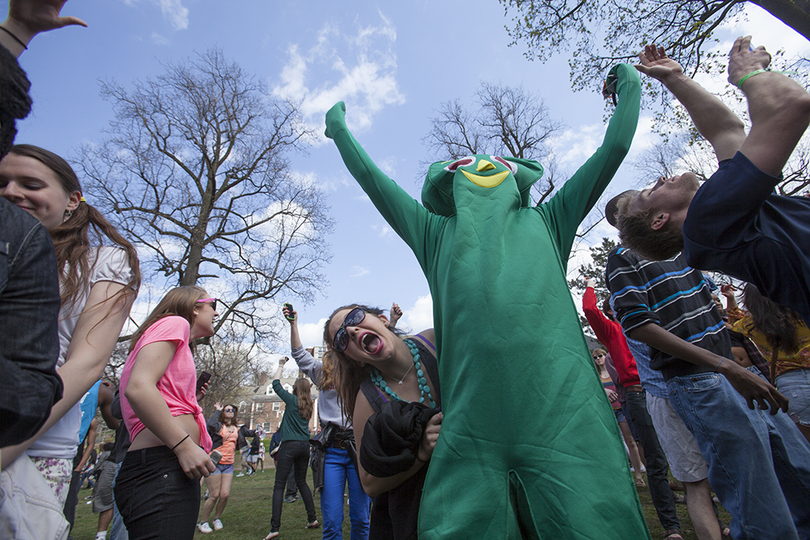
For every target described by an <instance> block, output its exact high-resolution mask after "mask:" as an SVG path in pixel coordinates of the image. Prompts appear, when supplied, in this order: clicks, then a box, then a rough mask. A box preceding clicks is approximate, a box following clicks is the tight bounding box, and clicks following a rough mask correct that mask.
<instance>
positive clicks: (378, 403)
mask: <svg viewBox="0 0 810 540" xmlns="http://www.w3.org/2000/svg"><path fill="white" fill-rule="evenodd" d="M360 390H362V391H363V395H364V396H366V399H367V400H368V402H369V404H370V405H371V407H372V408H373V409H374V410H375V411H379V410H380V407H382V404H383V403H385V399H383V397H382V395H380V392H379V391H378V390H377V386H376V385H375V384H374V383H373V382H372V380H371V377H366V378H365V379H363V382H362V383H360Z"/></svg>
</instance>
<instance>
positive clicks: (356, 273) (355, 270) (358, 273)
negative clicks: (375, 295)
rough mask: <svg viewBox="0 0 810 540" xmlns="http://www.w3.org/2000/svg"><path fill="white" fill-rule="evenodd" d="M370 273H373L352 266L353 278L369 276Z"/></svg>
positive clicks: (366, 269) (360, 267)
mask: <svg viewBox="0 0 810 540" xmlns="http://www.w3.org/2000/svg"><path fill="white" fill-rule="evenodd" d="M370 273H371V272H370V271H369V269H368V268H363V267H362V266H352V275H351V277H353V278H356V277H362V276H367V275H368V274H370Z"/></svg>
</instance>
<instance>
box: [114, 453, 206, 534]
mask: <svg viewBox="0 0 810 540" xmlns="http://www.w3.org/2000/svg"><path fill="white" fill-rule="evenodd" d="M113 491H114V495H115V503H116V505H118V509H119V511H120V512H121V516H122V517H123V518H124V524H125V525H126V526H127V531H129V538H130V540H142V539H163V540H192V538H194V528H195V526H196V523H197V514H198V513H199V511H200V481H199V480H195V479H192V478H189V477H188V476H186V473H184V472H183V469H182V468H180V463H179V462H178V461H177V456H175V455H174V452H172V451H171V450H169V449H168V448H167V447H165V446H158V447H155V448H143V449H141V450H133V451H130V452H127V455H126V457H125V458H124V462H123V464H122V465H121V470H120V471H119V473H118V478H117V479H116V481H115V489H114V490H113Z"/></svg>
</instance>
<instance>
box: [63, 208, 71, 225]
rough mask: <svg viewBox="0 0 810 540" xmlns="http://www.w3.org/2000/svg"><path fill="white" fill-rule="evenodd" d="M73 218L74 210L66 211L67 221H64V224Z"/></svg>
mask: <svg viewBox="0 0 810 540" xmlns="http://www.w3.org/2000/svg"><path fill="white" fill-rule="evenodd" d="M71 217H73V210H65V219H63V220H62V223H64V222H65V221H67V220H69V219H70V218H71Z"/></svg>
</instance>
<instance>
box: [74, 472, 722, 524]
mask: <svg viewBox="0 0 810 540" xmlns="http://www.w3.org/2000/svg"><path fill="white" fill-rule="evenodd" d="M274 480H275V470H274V469H271V468H267V469H265V471H264V472H260V473H258V474H257V475H255V476H244V477H241V478H240V477H234V479H233V488H232V490H231V498H230V500H229V501H228V506H227V507H226V508H225V513H224V514H223V515H222V523H223V525H224V526H225V528H224V529H222V530H221V531H217V532H215V533H212V534H202V533H200V532H199V531H197V532H196V534H195V540H196V539H202V538H210V539H211V540H214V539H216V540H261V539H262V538H264V536H265V535H266V534H267V533H269V532H270V513H271V506H272V498H273V482H274ZM307 482H308V483H309V485H310V487H312V475H311V470H310V471H309V475H308V477H307ZM203 492H205V488H203ZM79 493H80V497H79V499H80V500H79V505H78V507H77V508H76V525H75V527H74V528H73V533H72V536H73V538H74V540H93V539H94V538H95V535H96V529H97V525H98V516H97V515H96V514H93V510H92V508H93V507H92V505H90V504H85V503H86V502H88V501H89V499H88V501H85V499H84V498H85V497H87V496H88V495H90V490H88V489H83V490H81V491H80V492H79ZM638 494H639V499H640V500H641V505H642V507H643V508H644V515H645V516H646V518H647V525H648V526H649V528H650V533H651V534H652V538H653V540H659V539H661V538H663V536H664V529H663V528H662V527H661V524H660V523H658V518H657V516H656V514H655V508H653V505H652V502H651V500H650V491H649V489H648V488H646V487H645V488H640V489H639V490H638ZM606 496H609V495H606ZM320 503H321V501H320V497H319V496H318V495H315V510H316V512H317V514H318V521H319V522H320V523H321V524H322V523H323V520H322V519H321V510H320V507H321V504H320ZM676 506H677V510H678V518H679V519H680V521H681V530H682V534H683V537H684V539H685V540H697V536H695V532H694V529H693V528H692V522H691V521H690V520H689V515H688V514H687V512H686V505H685V504H683V503H679V504H677V505H676ZM200 510H202V505H200ZM344 514H345V519H344V523H343V537H344V538H345V539H347V540H348V538H349V511H348V506H347V507H346V511H345V512H344ZM720 517H721V519H722V520H723V522H724V523H726V525H728V523H729V521H730V518H729V515H728V513H727V512H726V511H725V510H724V509H722V508H721V509H720ZM212 521H213V520H212ZM306 521H307V515H306V510H305V509H304V502H303V501H301V500H298V501H296V502H294V503H284V505H283V508H282V515H281V531H280V532H281V535H280V536H279V538H280V539H283V540H319V539H320V538H321V537H322V535H323V530H322V529H321V528H318V529H312V530H305V529H304V525H305V524H306ZM492 540H496V539H492ZM628 540H632V539H628Z"/></svg>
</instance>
